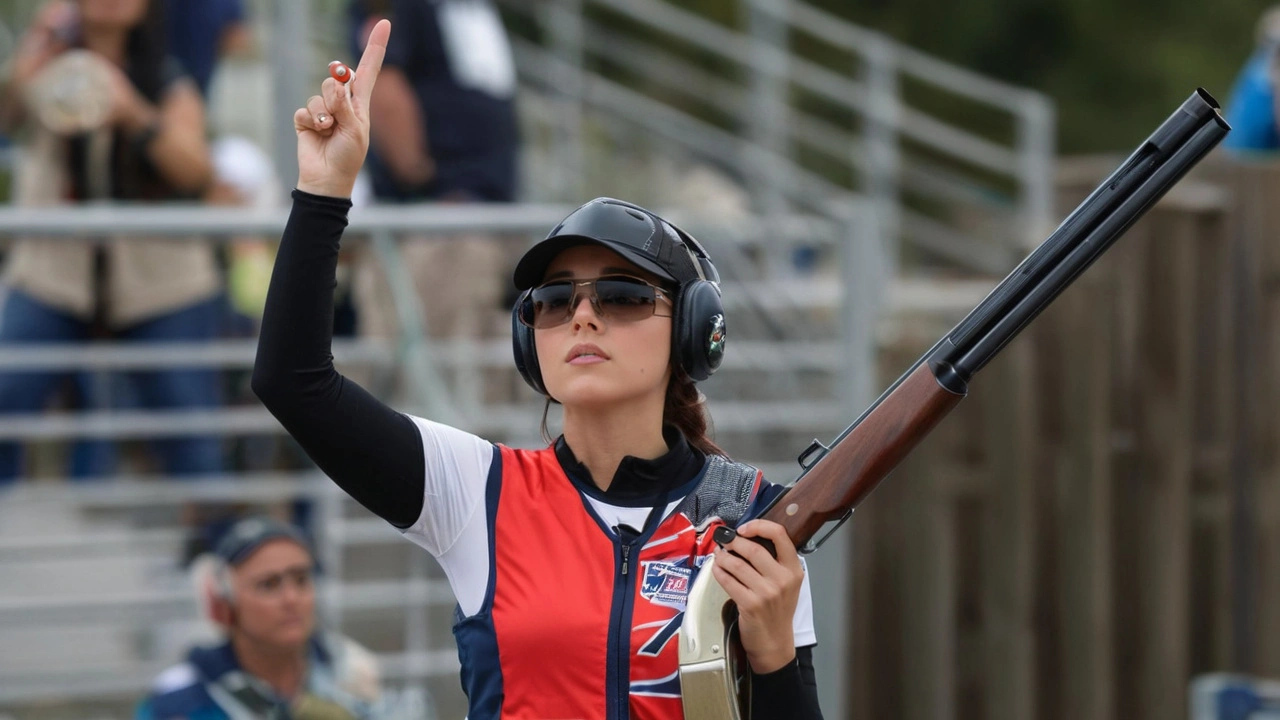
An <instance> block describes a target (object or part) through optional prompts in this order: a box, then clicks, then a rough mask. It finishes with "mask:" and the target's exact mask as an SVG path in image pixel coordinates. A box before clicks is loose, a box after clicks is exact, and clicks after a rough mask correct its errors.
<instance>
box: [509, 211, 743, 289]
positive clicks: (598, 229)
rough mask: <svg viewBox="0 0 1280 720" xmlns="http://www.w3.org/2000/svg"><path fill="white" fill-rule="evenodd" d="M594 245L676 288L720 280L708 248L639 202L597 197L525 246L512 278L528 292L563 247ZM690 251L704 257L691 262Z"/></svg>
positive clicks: (544, 273)
mask: <svg viewBox="0 0 1280 720" xmlns="http://www.w3.org/2000/svg"><path fill="white" fill-rule="evenodd" d="M592 243H594V244H598V245H603V246H605V247H607V248H609V249H610V250H613V251H614V252H616V253H618V254H619V255H621V256H622V257H624V258H626V259H627V260H628V261H630V262H632V263H634V264H635V265H637V266H638V267H640V268H641V269H642V270H646V271H648V272H651V273H653V274H654V275H657V276H658V277H660V278H662V279H664V280H667V281H670V282H672V283H675V284H676V285H679V286H683V285H685V284H686V283H689V282H692V281H694V280H697V279H700V278H704V279H707V280H711V281H713V282H714V281H718V280H719V278H718V277H716V276H715V268H714V267H713V266H712V265H711V261H710V259H709V258H707V257H706V252H705V251H703V250H702V247H701V246H700V245H698V243H697V241H696V240H694V239H693V238H692V237H691V236H690V235H689V234H688V233H686V232H684V231H682V230H680V229H679V228H677V227H675V226H674V225H672V224H671V223H669V222H667V221H666V220H663V219H662V218H660V217H658V216H657V215H655V214H653V213H652V212H649V211H648V210H645V209H644V208H642V207H640V206H639V205H633V204H631V203H629V202H624V201H622V200H615V199H614V198H608V197H599V198H596V199H595V200H592V201H591V202H588V203H586V204H585V205H583V206H582V207H580V208H578V209H577V210H574V211H573V212H571V213H569V216H568V217H566V218H565V219H564V220H562V221H561V222H560V224H559V225H557V226H556V227H555V228H554V229H552V231H551V232H550V233H548V234H547V237H546V238H545V239H544V240H542V241H541V242H539V243H538V244H536V245H534V246H533V247H531V248H529V251H528V252H526V253H525V254H524V257H522V258H520V262H519V263H517V264H516V270H515V275H514V277H513V278H512V279H513V280H514V281H515V285H516V289H517V290H528V289H529V288H531V287H533V286H535V285H537V284H538V283H540V282H542V278H543V276H545V275H546V273H547V266H548V265H550V264H551V261H552V260H553V259H554V258H555V256H556V255H559V254H560V253H561V251H563V250H565V249H567V248H570V247H573V246H575V245H586V244H592ZM690 251H693V252H695V253H696V254H697V255H698V256H699V257H700V258H703V259H705V261H704V262H698V263H697V264H695V261H694V259H693V257H692V256H690ZM699 270H701V271H702V272H699Z"/></svg>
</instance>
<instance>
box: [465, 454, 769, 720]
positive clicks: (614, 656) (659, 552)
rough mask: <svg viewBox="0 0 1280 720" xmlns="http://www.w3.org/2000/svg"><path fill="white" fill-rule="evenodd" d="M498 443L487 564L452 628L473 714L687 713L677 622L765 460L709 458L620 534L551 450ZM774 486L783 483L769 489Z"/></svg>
mask: <svg viewBox="0 0 1280 720" xmlns="http://www.w3.org/2000/svg"><path fill="white" fill-rule="evenodd" d="M499 447H500V457H499V460H498V464H499V467H497V468H494V469H493V471H492V472H491V473H490V476H489V481H488V483H489V484H488V488H487V491H486V502H485V506H486V510H487V512H488V528H489V539H490V543H489V549H490V562H489V567H490V576H489V584H488V589H487V591H486V595H485V599H484V603H483V604H482V606H481V608H480V611H479V612H477V613H476V614H475V615H472V616H471V617H467V618H463V617H461V613H460V611H459V616H458V617H457V623H456V624H455V626H454V635H455V636H456V638H457V641H458V654H459V659H460V660H461V663H462V684H463V688H464V689H465V690H466V692H467V696H468V699H469V701H470V712H469V714H468V717H469V718H470V719H471V720H496V719H498V718H601V719H604V720H627V719H630V720H660V719H661V720H666V719H677V718H682V717H683V711H682V708H681V703H680V679H679V674H678V643H677V638H676V633H677V631H678V630H679V627H680V621H681V619H682V618H683V616H684V608H685V599H686V597H687V595H688V592H689V588H690V586H691V585H692V584H693V578H694V575H695V574H696V573H697V569H698V567H699V566H700V565H701V564H702V562H703V561H704V560H705V559H706V558H707V557H708V556H710V554H711V553H712V552H714V549H715V543H714V542H713V541H712V539H711V534H712V533H711V531H712V530H714V529H715V528H716V527H718V526H719V525H723V524H729V525H736V524H737V523H738V521H739V520H740V519H741V518H743V517H745V516H748V514H749V513H750V512H751V510H753V509H754V508H753V507H752V506H753V504H754V503H757V502H763V501H764V499H765V498H764V497H763V495H764V494H765V493H762V488H769V489H774V490H778V491H780V490H781V488H780V487H778V486H773V485H770V484H768V483H765V482H763V480H762V478H761V475H760V472H759V471H758V470H756V469H755V468H753V467H751V466H748V465H742V464H738V463H732V462H730V461H728V460H726V459H725V458H723V457H720V456H715V455H713V456H710V457H709V458H708V460H707V463H706V464H705V465H704V467H703V470H702V472H701V473H700V474H699V475H698V476H697V477H695V478H693V479H691V480H690V481H689V482H688V483H686V484H685V485H684V486H682V487H681V488H679V489H678V490H677V491H675V492H673V493H672V496H671V497H672V500H673V501H674V500H676V499H678V498H680V497H682V496H683V500H680V502H679V503H678V505H677V506H676V508H675V509H674V510H673V511H671V512H669V513H668V514H667V515H666V516H665V517H662V518H651V520H650V522H649V523H647V526H646V527H645V528H643V529H640V530H639V531H638V532H635V533H632V532H627V531H626V530H625V529H624V530H623V531H621V532H614V531H613V529H611V528H608V527H606V526H605V525H604V523H603V521H601V520H600V518H599V517H598V516H597V515H596V514H595V512H594V510H593V509H592V508H591V506H590V503H589V502H588V501H587V500H586V499H585V498H584V497H583V495H582V494H581V492H580V491H579V490H578V489H577V488H576V487H575V486H574V485H573V483H572V481H570V480H569V478H568V477H567V476H566V475H565V472H564V470H563V468H562V467H561V465H560V463H559V461H558V460H557V459H556V455H555V451H554V449H552V448H547V449H545V450H537V451H527V450H513V449H511V448H507V447H501V446H499ZM768 494H769V495H772V494H773V493H772V492H770V493H768Z"/></svg>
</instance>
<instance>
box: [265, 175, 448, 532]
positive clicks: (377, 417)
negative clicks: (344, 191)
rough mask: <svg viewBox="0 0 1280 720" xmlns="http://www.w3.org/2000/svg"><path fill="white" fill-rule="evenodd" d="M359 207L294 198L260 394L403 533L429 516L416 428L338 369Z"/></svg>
mask: <svg viewBox="0 0 1280 720" xmlns="http://www.w3.org/2000/svg"><path fill="white" fill-rule="evenodd" d="M350 208H351V202H350V201H349V200H345V199H338V198H326V197H320V196H317V195H311V194H308V193H304V192H301V191H299V190H295V191H294V192H293V211H292V213H290V215H289V223H288V224H287V225H286V226H285V230H284V236H283V237H282V238H281V239H280V250H279V252H278V254H277V255H276V263H275V269H274V270H273V271H272V274H271V286H270V288H269V289H268V291H267V304H266V308H265V310H264V311H263V314H262V331H261V333H260V335H259V338H258V354H257V359H256V360H255V362H254V365H253V385H252V387H253V392H254V394H256V395H257V396H258V398H259V399H261V400H262V403H263V404H264V405H266V406H267V409H268V410H270V411H271V414H273V415H275V416H276V419H278V420H279V421H280V424H281V425H283V426H284V428H285V429H286V430H288V431H289V434H290V435H292V436H293V437H294V439H295V440H297V441H298V443H299V444H300V445H301V446H302V448H303V449H304V450H305V451H306V452H307V455H309V456H310V457H311V459H312V460H313V461H315V463H316V465H318V466H319V467H320V469H321V470H323V471H324V473H325V474H326V475H328V476H329V477H330V478H332V479H333V481H334V482H336V483H338V485H339V486H340V487H341V488H342V489H343V490H345V491H347V493H348V494H350V495H351V497H353V498H355V499H356V500H357V501H359V502H360V504H361V505H364V506H365V507H366V508H368V509H369V510H371V511H372V512H373V513H375V514H376V515H378V516H380V517H382V518H383V519H385V520H387V521H388V522H390V523H391V524H393V525H396V526H397V527H401V528H405V527H409V526H410V525H412V524H413V523H415V522H417V520H418V517H419V515H421V514H422V503H423V488H424V485H425V482H426V481H425V478H424V472H425V468H426V463H425V461H424V460H423V457H422V436H421V435H420V434H419V432H418V428H417V426H416V425H415V424H414V422H413V420H411V419H409V418H408V417H407V416H405V415H403V414H401V413H399V412H396V411H395V410H392V409H391V408H389V407H387V406H386V405H384V404H383V403H382V402H380V401H378V400H377V399H376V398H374V397H373V396H372V395H370V394H369V393H368V392H366V391H365V390H364V388H361V387H360V386H359V385H357V384H356V383H353V382H351V381H350V380H348V379H346V378H345V377H343V376H342V375H341V374H339V373H338V371H337V370H336V369H334V367H333V352H332V349H333V291H334V287H335V286H336V285H337V280H336V277H337V276H336V273H337V267H338V243H339V240H341V238H342V231H343V230H344V229H346V227H347V211H348V210H349V209H350Z"/></svg>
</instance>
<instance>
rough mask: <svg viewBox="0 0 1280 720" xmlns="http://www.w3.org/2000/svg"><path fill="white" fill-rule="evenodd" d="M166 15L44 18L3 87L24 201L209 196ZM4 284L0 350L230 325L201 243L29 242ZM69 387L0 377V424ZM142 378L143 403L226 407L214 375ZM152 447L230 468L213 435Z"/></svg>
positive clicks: (102, 3)
mask: <svg viewBox="0 0 1280 720" xmlns="http://www.w3.org/2000/svg"><path fill="white" fill-rule="evenodd" d="M162 11H163V6H162V5H161V3H160V0H155V2H149V0H79V2H75V3H71V2H61V1H59V2H51V3H48V4H46V5H45V6H43V7H42V8H41V9H40V11H39V13H38V14H37V17H36V19H35V21H34V22H33V23H32V26H31V27H30V28H29V29H28V30H27V32H26V33H25V34H24V36H23V38H22V40H21V41H20V43H19V47H18V50H17V52H16V53H15V56H14V58H13V59H12V62H11V63H10V65H9V68H10V73H9V77H8V78H6V79H5V82H4V84H3V89H2V90H0V129H6V128H18V129H19V130H20V131H21V134H20V142H21V143H22V146H23V152H24V156H23V157H24V161H23V162H22V163H21V165H20V167H19V168H18V177H17V182H16V188H15V202H16V204H19V205H26V206H53V205H65V204H72V203H79V202H86V201H98V200H113V201H128V202H143V203H156V202H163V201H166V200H174V199H187V200H190V199H195V198H198V197H200V196H201V195H202V194H203V193H204V192H205V191H206V190H207V189H208V187H209V184H210V182H211V179H212V165H211V162H210V158H209V150H208V146H207V144H206V141H205V114H204V106H203V103H202V101H201V99H200V94H199V92H198V91H197V89H196V87H195V84H194V83H193V82H192V81H191V79H190V78H189V77H188V76H187V75H186V74H185V73H184V71H183V70H182V67H181V64H180V63H179V62H178V61H177V60H174V59H173V58H172V57H169V56H167V55H166V54H165V53H164V47H165V43H164V34H163V33H164V27H163V17H162V15H163V13H162ZM4 279H5V293H4V302H3V307H2V309H0V345H11V344H18V343H71V342H84V341H86V340H88V339H90V338H92V337H99V336H104V335H111V336H115V337H118V338H121V339H124V340H131V341H138V342H156V341H202V340H208V339H211V338H213V337H215V336H216V333H217V330H218V322H219V319H220V318H221V316H222V312H221V307H222V303H223V296H222V279H221V276H220V273H219V272H218V268H217V263H216V259H215V256H214V251H213V248H212V246H210V245H209V244H208V243H206V242H202V241H195V240H176V241H174V240H164V239H146V238H126V237H120V236H117V235H114V234H111V235H108V236H107V237H104V238H101V239H100V241H99V242H96V243H92V244H89V243H79V242H67V241H58V240H50V239H43V240H42V239H36V238H24V239H22V240H19V241H17V242H15V243H14V244H13V245H12V247H11V249H10V252H9V255H8V262H7V267H6V268H5V275H4ZM61 377H62V374H61V373H54V372H46V371H30V372H10V373H0V413H30V412H35V411H39V410H41V409H42V408H44V407H45V405H46V404H47V403H48V402H49V401H50V400H51V398H52V397H53V396H54V395H55V394H56V392H57V390H58V387H59V380H60V379H61ZM137 381H138V382H137V386H138V388H137V389H138V395H139V401H140V402H141V404H142V405H144V406H145V407H148V408H197V407H199V408H208V407H215V406H218V405H220V404H221V401H222V400H221V398H222V392H221V386H220V382H219V377H218V374H217V372H216V371H215V370H212V369H204V368H178V369H172V370H157V371H150V372H142V373H138V374H137ZM90 402H92V401H90ZM157 450H158V451H159V454H160V457H161V464H162V466H163V467H164V469H165V470H167V471H168V472H170V473H174V474H194V473H213V472H218V471H220V470H221V468H222V464H223V463H222V447H221V441H220V440H219V439H218V438H216V437H183V438H179V439H173V440H166V441H162V442H159V443H157ZM20 468H21V457H20V448H19V447H18V446H17V445H16V444H15V443H0V481H4V480H11V479H13V478H14V477H16V476H17V475H18V474H19V472H20ZM91 470H92V468H91ZM86 474H93V473H92V472H88V473H86Z"/></svg>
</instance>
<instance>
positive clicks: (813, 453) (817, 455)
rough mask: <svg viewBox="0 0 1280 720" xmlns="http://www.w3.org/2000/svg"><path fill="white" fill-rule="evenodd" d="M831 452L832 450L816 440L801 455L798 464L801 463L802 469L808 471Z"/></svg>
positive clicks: (797, 460)
mask: <svg viewBox="0 0 1280 720" xmlns="http://www.w3.org/2000/svg"><path fill="white" fill-rule="evenodd" d="M819 451H820V452H819ZM830 451H831V448H829V447H827V446H826V445H823V444H822V443H821V442H820V441H818V440H817V439H816V438H815V439H814V441H813V442H811V443H809V447H807V448H805V449H804V450H803V451H802V452H801V453H800V455H799V457H797V458H796V462H798V463H800V467H802V468H804V469H805V470H808V469H809V468H811V467H813V464H814V463H816V462H818V461H819V460H821V459H822V456H823V455H826V454H827V453H828V452H830Z"/></svg>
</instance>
